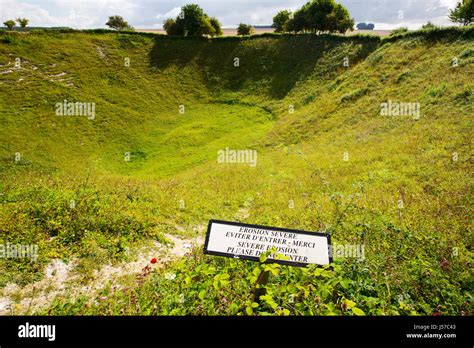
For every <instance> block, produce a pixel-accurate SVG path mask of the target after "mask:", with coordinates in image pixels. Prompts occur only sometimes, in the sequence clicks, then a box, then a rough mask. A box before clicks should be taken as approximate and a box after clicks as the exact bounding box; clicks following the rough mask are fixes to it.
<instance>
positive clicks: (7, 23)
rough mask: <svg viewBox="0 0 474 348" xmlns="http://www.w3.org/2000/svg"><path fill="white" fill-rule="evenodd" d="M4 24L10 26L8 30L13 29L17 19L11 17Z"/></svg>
mask: <svg viewBox="0 0 474 348" xmlns="http://www.w3.org/2000/svg"><path fill="white" fill-rule="evenodd" d="M3 24H4V25H5V26H6V27H7V28H8V30H13V27H14V26H15V21H14V20H11V19H9V20H8V21H5V22H3Z"/></svg>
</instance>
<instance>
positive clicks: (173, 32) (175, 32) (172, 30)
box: [163, 18, 184, 36]
mask: <svg viewBox="0 0 474 348" xmlns="http://www.w3.org/2000/svg"><path fill="white" fill-rule="evenodd" d="M163 29H165V31H166V34H168V35H170V36H182V35H184V30H183V27H182V26H181V25H178V24H177V23H176V21H175V20H174V19H173V18H168V19H167V20H166V21H165V23H164V24H163Z"/></svg>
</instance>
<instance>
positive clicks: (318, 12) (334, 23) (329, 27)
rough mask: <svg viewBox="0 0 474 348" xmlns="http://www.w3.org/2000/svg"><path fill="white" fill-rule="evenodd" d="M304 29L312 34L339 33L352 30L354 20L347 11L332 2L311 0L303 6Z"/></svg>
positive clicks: (332, 0)
mask: <svg viewBox="0 0 474 348" xmlns="http://www.w3.org/2000/svg"><path fill="white" fill-rule="evenodd" d="M302 10H303V11H304V13H305V20H306V23H305V29H307V30H308V31H310V32H314V33H324V32H329V33H333V32H339V33H345V32H346V31H347V30H353V26H354V20H353V19H351V18H350V16H349V11H348V10H347V9H346V8H345V7H344V6H343V5H341V4H336V2H335V1H334V0H312V1H311V2H308V3H307V4H306V5H304V6H303V8H302Z"/></svg>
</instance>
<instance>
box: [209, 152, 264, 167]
mask: <svg viewBox="0 0 474 348" xmlns="http://www.w3.org/2000/svg"><path fill="white" fill-rule="evenodd" d="M217 163H232V164H235V163H243V164H248V165H249V166H250V167H256V166H257V151H256V150H232V149H229V148H228V147H226V148H225V149H224V150H219V151H217Z"/></svg>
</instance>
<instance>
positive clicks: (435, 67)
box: [0, 27, 474, 315]
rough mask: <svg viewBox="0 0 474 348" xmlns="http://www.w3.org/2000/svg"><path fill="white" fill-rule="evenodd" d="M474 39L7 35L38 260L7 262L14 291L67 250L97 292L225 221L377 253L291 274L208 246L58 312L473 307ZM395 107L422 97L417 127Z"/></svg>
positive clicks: (5, 68)
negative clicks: (220, 254)
mask: <svg viewBox="0 0 474 348" xmlns="http://www.w3.org/2000/svg"><path fill="white" fill-rule="evenodd" d="M473 33H474V30H473V28H472V27H470V28H464V29H457V28H454V29H445V30H440V29H436V30H430V31H421V32H415V33H409V34H405V35H402V36H399V37H395V38H388V39H384V40H381V39H380V38H378V37H367V36H353V37H339V36H313V35H298V36H293V35H287V36H286V35H282V36H279V35H262V36H256V37H250V38H242V39H241V38H218V39H212V40H207V39H176V38H168V37H165V36H154V35H141V34H123V33H107V32H105V33H96V32H68V33H60V32H33V33H18V34H15V35H13V34H6V33H1V34H0V35H1V36H0V86H1V91H2V93H1V94H0V119H1V123H2V128H1V129H0V139H2V140H1V143H0V177H1V182H0V190H1V194H2V195H1V196H0V236H1V238H0V240H3V241H5V242H7V241H8V242H10V243H21V244H30V243H35V244H38V245H39V248H40V254H39V258H38V261H37V262H30V261H28V260H24V259H3V260H0V271H1V272H0V286H2V287H4V286H6V285H7V284H11V283H15V284H19V285H21V286H23V285H25V284H28V283H31V282H34V281H37V280H39V279H41V277H42V275H43V270H44V267H45V266H46V265H47V264H48V263H49V262H50V261H51V260H54V259H58V258H59V259H63V260H78V262H77V263H75V265H76V266H75V270H74V271H75V272H77V273H78V274H80V275H81V277H83V280H82V281H83V282H85V283H87V282H88V281H91V279H92V278H93V272H92V271H93V270H94V269H97V268H100V267H101V265H103V264H106V263H108V262H114V263H116V262H121V261H129V260H130V259H131V258H132V257H131V256H130V253H129V252H127V250H130V248H135V247H138V246H140V245H142V244H144V243H146V242H147V241H150V240H156V239H157V240H160V241H163V242H166V241H165V238H164V237H163V234H164V233H170V234H175V235H183V236H187V237H190V236H195V235H196V233H197V234H202V233H203V231H202V230H203V229H202V227H203V226H205V225H206V224H207V221H208V220H209V219H211V218H214V219H226V220H237V221H243V222H249V223H255V224H262V225H273V226H280V227H288V228H296V229H304V230H324V231H327V232H328V233H330V234H331V236H332V240H333V242H334V243H336V244H351V245H364V246H365V258H364V259H363V260H362V259H357V258H338V259H336V262H335V264H334V265H333V266H331V267H329V268H326V269H321V268H315V267H309V268H307V269H295V268H291V267H287V266H284V267H273V266H268V265H264V264H262V265H258V264H255V263H252V262H246V261H236V260H231V259H223V258H216V257H207V256H203V255H202V252H201V251H200V250H198V249H196V250H194V253H193V254H192V255H191V256H189V257H186V258H184V259H182V260H180V261H178V262H174V263H171V264H169V265H167V267H166V269H165V270H161V269H155V270H154V271H153V272H151V273H147V274H146V275H143V276H142V277H140V279H139V280H137V279H136V277H135V276H133V275H129V276H124V277H123V279H121V280H120V282H119V283H120V284H111V285H119V286H114V287H112V286H111V287H106V288H105V289H103V290H102V292H101V293H100V294H94V293H90V294H88V295H87V296H82V297H80V298H72V297H71V298H69V297H68V296H62V297H61V298H58V299H56V301H55V302H54V303H53V304H51V305H50V306H48V307H47V308H46V309H44V311H46V312H47V313H52V314H247V315H250V314H255V313H257V314H278V315H285V314H296V315H300V314H306V315H308V314H310V315H314V314H322V315H331V314H348V315H360V314H371V315H382V314H383V315H397V314H433V313H435V314H438V313H439V314H448V315H453V314H462V313H464V314H472V294H471V292H470V291H471V290H472V288H473V283H472V279H473V277H472V271H471V268H472V267H471V266H472V221H471V220H472V219H471V218H470V217H472V198H473V197H472V179H471V177H470V175H469V174H470V172H472V121H473V119H472V117H473V115H474V112H473V97H472V95H473V87H474V86H473V82H472V76H473V72H474V65H473V63H474V46H473V35H474V34H473ZM17 58H19V59H17ZM346 58H347V62H348V63H349V64H348V66H344V65H343V61H344V60H345V59H346ZM453 59H454V63H455V64H454V63H453ZM128 63H129V64H128ZM453 64H454V65H456V66H453ZM64 100H67V101H70V102H86V103H95V115H94V116H95V117H94V119H88V118H87V117H85V116H57V115H56V114H55V111H56V108H55V104H56V103H58V102H59V103H61V102H63V101H64ZM388 101H392V102H405V103H408V102H410V103H419V105H420V115H419V116H420V117H419V118H417V119H415V117H414V116H413V115H411V116H381V115H380V105H381V103H385V102H388ZM226 147H229V148H231V149H255V150H257V151H258V165H257V166H256V167H251V166H249V165H248V164H220V163H217V161H216V158H217V151H219V150H221V149H225V148H226ZM126 153H127V154H129V156H130V160H125V159H126ZM71 201H72V202H73V203H74V204H72V205H71ZM148 261H149V260H144V263H146V262H148ZM265 268H270V269H269V270H270V271H271V273H272V275H271V277H270V281H269V284H268V286H267V287H268V289H267V296H265V297H264V298H262V299H261V301H260V302H259V303H256V302H253V300H252V295H251V290H252V288H253V287H254V283H255V281H256V277H257V276H258V274H259V272H261V271H262V270H263V269H265ZM170 274H172V275H173V276H170ZM174 276H176V277H175V278H174ZM171 278H174V279H173V280H170V279H171ZM230 279H232V280H234V281H230ZM124 289H126V290H124ZM97 298H101V300H100V301H99V302H100V303H98V302H97V301H96V299H97ZM20 300H21V299H20V298H17V299H16V301H17V302H20ZM13 312H14V313H25V312H28V310H27V309H25V308H21V307H19V306H16V307H15V309H14V311H13Z"/></svg>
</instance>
